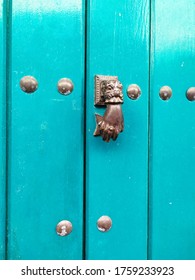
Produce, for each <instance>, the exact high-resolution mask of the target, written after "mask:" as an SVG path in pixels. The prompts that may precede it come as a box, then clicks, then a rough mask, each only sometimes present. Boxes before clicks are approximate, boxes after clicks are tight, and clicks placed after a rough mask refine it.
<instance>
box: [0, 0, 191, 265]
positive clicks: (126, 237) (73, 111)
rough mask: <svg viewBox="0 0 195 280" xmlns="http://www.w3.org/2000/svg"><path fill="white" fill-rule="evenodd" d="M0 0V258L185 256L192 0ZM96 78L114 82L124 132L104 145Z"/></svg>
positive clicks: (188, 245) (188, 231)
mask: <svg viewBox="0 0 195 280" xmlns="http://www.w3.org/2000/svg"><path fill="white" fill-rule="evenodd" d="M0 3H1V5H0V40H1V42H2V44H1V45H0V62H1V64H0V81H1V84H0V86H1V95H0V141H1V142H0V153H1V155H0V169H1V173H0V192H1V195H0V221H1V222H0V224H1V227H0V258H1V259H105V260H106V259H195V251H194V250H193V248H194V244H195V237H194V236H195V218H194V217H195V203H194V199H195V187H194V186H195V180H194V176H193V171H194V167H193V166H194V164H193V163H194V158H195V150H194V144H193V143H194V140H195V139H194V138H195V131H194V106H195V102H192V101H189V100H188V99H187V98H186V92H187V90H188V88H190V87H195V77H194V70H195V68H194V65H195V51H194V50H195V35H194V32H193V30H194V27H195V1H194V0H189V1H187V4H186V1H184V0H178V1H173V0H171V1H170V0H169V1H168V0H164V1H162V0H161V1H160V0H155V1H153V0H139V1H138V0H120V1H116V0H68V1H67V0H58V1H52V0H47V1H37V0H36V1H29V0H27V1H23V0H12V1H11V0H8V1H3V0H0ZM95 75H111V76H118V78H119V80H120V82H121V83H122V85H123V94H124V104H123V105H122V110H123V114H124V131H123V132H122V133H120V135H119V137H118V138H117V140H116V141H110V142H109V143H106V142H104V141H102V139H101V137H94V136H93V132H94V130H95V127H96V123H95V113H98V114H102V115H103V113H104V112H105V108H99V107H95V106H94V76H95ZM25 76H33V77H34V78H35V79H36V80H37V82H38V88H37V90H36V91H35V92H33V93H30V94H29V93H26V92H24V91H23V89H22V88H21V85H20V81H21V79H22V78H23V77H25ZM61 78H68V79H71V80H72V82H73V84H74V89H73V92H72V93H71V94H70V95H62V94H60V93H59V92H58V89H57V84H58V81H59V80H60V79H61ZM130 84H137V85H139V87H140V88H141V95H140V97H139V98H138V99H137V100H132V99H130V98H129V97H128V96H127V94H126V90H127V88H128V86H129V85H130ZM163 86H169V87H170V88H171V89H172V96H171V98H170V99H167V100H162V99H161V98H160V96H159V92H160V89H161V88H162V87H163ZM166 94H167V93H166V92H165V95H166ZM194 96H195V95H194ZM105 215H106V216H109V217H110V218H111V220H112V227H111V229H110V230H109V231H107V232H101V231H100V230H98V227H97V221H98V219H99V218H100V217H101V216H105ZM62 220H68V221H70V222H71V223H72V232H71V233H70V234H68V235H67V236H60V235H58V234H57V233H56V225H57V224H58V223H59V222H60V221H62ZM66 230H67V229H66V228H64V229H63V230H62V233H63V234H64V235H66ZM63 234H62V235H63Z"/></svg>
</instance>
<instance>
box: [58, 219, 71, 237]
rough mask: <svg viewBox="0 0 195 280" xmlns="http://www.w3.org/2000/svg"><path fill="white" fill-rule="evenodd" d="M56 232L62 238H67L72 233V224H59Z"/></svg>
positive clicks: (65, 221) (64, 222)
mask: <svg viewBox="0 0 195 280" xmlns="http://www.w3.org/2000/svg"><path fill="white" fill-rule="evenodd" d="M56 232H57V234H58V235H60V236H66V235H68V234H70V233H71V232H72V223H71V222H69V221H67V220H63V221H61V222H59V223H58V224H57V226H56Z"/></svg>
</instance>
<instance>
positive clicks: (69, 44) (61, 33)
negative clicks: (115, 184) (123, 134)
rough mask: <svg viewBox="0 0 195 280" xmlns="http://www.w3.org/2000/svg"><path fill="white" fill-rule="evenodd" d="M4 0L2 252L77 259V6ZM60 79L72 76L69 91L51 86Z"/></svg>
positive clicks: (80, 58) (80, 7)
mask: <svg viewBox="0 0 195 280" xmlns="http://www.w3.org/2000/svg"><path fill="white" fill-rule="evenodd" d="M3 4H4V6H3V9H4V13H3V19H4V22H2V17H1V28H2V29H3V31H4V40H6V42H7V44H4V46H3V47H4V48H6V49H4V54H3V55H2V50H1V55H2V57H3V61H4V63H5V62H6V70H3V71H4V72H3V73H2V72H1V77H2V76H3V77H4V79H2V80H3V81H4V82H3V83H4V84H3V96H5V95H6V104H7V105H6V118H7V121H6V122H7V125H6V132H5V130H4V126H5V112H4V111H5V109H4V103H5V97H3V99H2V101H1V102H2V106H1V110H2V111H3V112H1V115H2V116H3V118H2V120H1V124H2V127H3V132H2V130H1V133H4V134H5V133H6V138H7V148H6V151H4V147H5V140H4V138H3V144H2V145H1V150H2V151H3V153H2V154H3V155H4V157H2V158H3V159H5V156H6V162H5V160H3V161H1V165H2V166H3V167H2V168H3V176H2V179H1V180H2V182H3V183H2V185H1V189H2V198H4V201H3V199H2V198H1V208H2V209H3V211H2V212H1V218H2V223H1V224H2V228H1V244H3V245H2V246H3V248H2V249H1V258H8V259H81V258H82V244H83V104H84V99H83V85H84V43H83V42H84V29H83V26H84V4H83V2H82V1H81V0H70V1H67V0H59V1H52V0H49V1H23V0H14V1H4V3H3ZM1 15H2V13H1ZM2 29H1V30H2ZM0 34H2V33H0ZM1 63H2V60H1ZM1 66H2V64H1ZM1 70H2V67H1ZM29 75H30V76H33V77H34V78H35V79H36V80H37V81H38V88H37V90H36V91H35V92H33V93H31V94H27V93H25V92H24V91H23V90H22V89H21V87H20V81H21V79H22V78H23V77H26V76H29ZM61 78H69V79H71V80H73V81H74V94H72V95H68V96H65V95H62V94H60V93H59V92H58V90H57V84H58V81H59V80H60V79H61ZM2 108H3V109H2ZM4 170H6V183H5V182H4V181H5V176H4ZM5 187H6V190H5ZM5 197H6V198H5ZM5 207H6V209H7V211H6V213H5V210H4V209H5ZM5 220H6V228H5V226H4V225H5ZM62 220H68V221H71V223H72V225H73V229H74V230H73V232H72V234H71V235H69V236H67V238H62V237H61V238H59V237H60V236H58V235H57V234H56V230H55V228H56V225H57V224H58V223H59V222H60V221H62ZM5 242H6V244H5ZM4 244H5V245H4Z"/></svg>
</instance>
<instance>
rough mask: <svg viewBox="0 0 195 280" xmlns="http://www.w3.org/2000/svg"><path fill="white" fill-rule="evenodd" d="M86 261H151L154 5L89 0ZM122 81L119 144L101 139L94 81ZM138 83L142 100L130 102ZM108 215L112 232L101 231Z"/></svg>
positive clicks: (123, 1) (111, 0) (124, 0)
mask: <svg viewBox="0 0 195 280" xmlns="http://www.w3.org/2000/svg"><path fill="white" fill-rule="evenodd" d="M88 12H89V14H88V34H87V36H88V40H87V41H88V51H87V75H88V77H87V126H86V133H87V145H86V150H87V151H86V152H87V155H86V164H87V165H86V172H87V176H86V183H87V186H86V187H87V188H86V191H87V192H86V196H87V200H86V211H87V213H86V258H87V259H146V258H147V188H148V185H147V165H148V78H149V75H148V68H149V1H147V0H143V1H135V0H134V1H132V0H131V1H129V0H121V1H115V0H104V1H103V0H91V1H88ZM95 75H112V76H115V75H116V76H118V77H119V80H120V81H121V82H122V84H123V86H124V90H123V92H124V105H123V106H122V107H123V108H122V109H123V112H124V121H125V129H124V132H123V133H121V134H120V135H119V137H118V139H117V141H116V142H110V143H105V142H103V141H102V139H101V138H100V137H99V138H95V137H94V136H93V131H94V129H95V116H94V114H95V113H98V114H103V112H104V110H105V109H100V108H95V107H94V76H95ZM132 83H137V84H138V85H139V86H140V87H141V89H142V96H141V97H140V99H138V100H137V101H132V100H130V99H128V97H127V95H126V89H127V87H128V86H129V84H132ZM102 215H108V216H110V218H111V219H112V222H113V226H112V229H111V230H110V231H108V232H106V233H102V232H100V231H98V229H97V226H96V222H97V220H98V219H99V218H100V216H102Z"/></svg>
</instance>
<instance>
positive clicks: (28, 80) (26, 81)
mask: <svg viewBox="0 0 195 280" xmlns="http://www.w3.org/2000/svg"><path fill="white" fill-rule="evenodd" d="M20 87H21V89H22V90H23V91H24V92H26V93H33V92H35V91H36V90H37V88H38V82H37V80H36V79H35V78H34V77H32V76H24V77H23V78H22V79H21V80H20Z"/></svg>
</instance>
